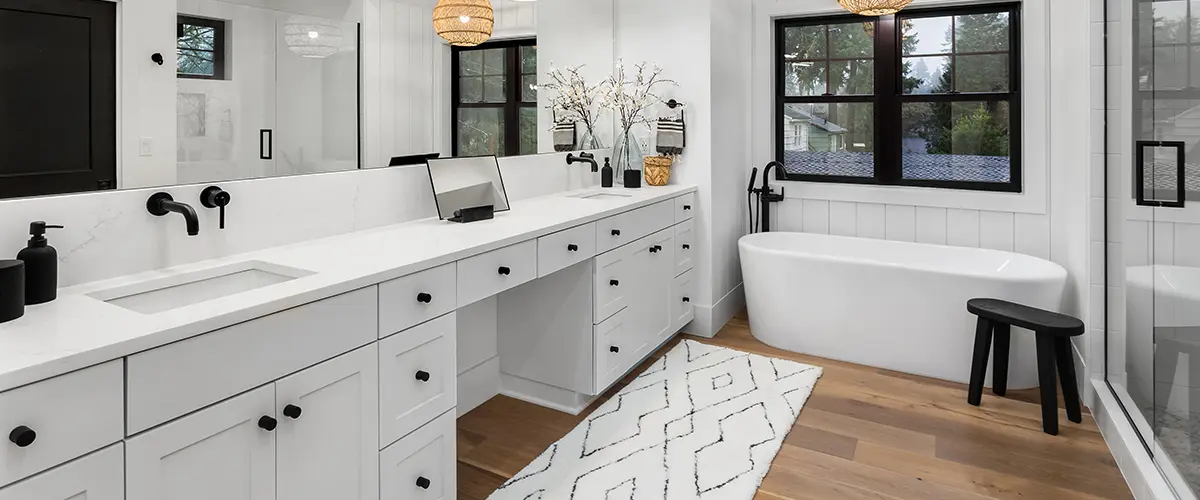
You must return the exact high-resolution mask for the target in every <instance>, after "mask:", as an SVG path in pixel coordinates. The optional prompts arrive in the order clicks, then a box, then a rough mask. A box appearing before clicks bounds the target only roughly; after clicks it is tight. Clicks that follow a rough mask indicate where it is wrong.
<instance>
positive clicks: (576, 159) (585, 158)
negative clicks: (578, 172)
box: [567, 152, 600, 172]
mask: <svg viewBox="0 0 1200 500" xmlns="http://www.w3.org/2000/svg"><path fill="white" fill-rule="evenodd" d="M576 163H591V164H592V172H599V171H600V165H597V164H596V155H594V154H592V153H588V152H583V153H579V156H575V155H574V154H571V153H567V165H574V164H576Z"/></svg>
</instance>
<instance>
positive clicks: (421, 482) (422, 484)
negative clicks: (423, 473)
mask: <svg viewBox="0 0 1200 500" xmlns="http://www.w3.org/2000/svg"><path fill="white" fill-rule="evenodd" d="M432 484H433V481H430V480H429V479H426V478H424V477H418V478H417V487H418V488H421V489H423V490H427V489H429V486H431V485H432Z"/></svg>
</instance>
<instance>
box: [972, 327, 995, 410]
mask: <svg viewBox="0 0 1200 500" xmlns="http://www.w3.org/2000/svg"><path fill="white" fill-rule="evenodd" d="M991 348H992V322H991V321H988V320H986V319H983V318H979V322H978V323H976V325H975V355H974V356H972V357H971V385H970V387H968V388H967V402H968V403H970V404H972V405H975V406H979V403H980V402H982V401H983V378H984V376H986V375H987V365H988V351H989V350H990V349H991Z"/></svg>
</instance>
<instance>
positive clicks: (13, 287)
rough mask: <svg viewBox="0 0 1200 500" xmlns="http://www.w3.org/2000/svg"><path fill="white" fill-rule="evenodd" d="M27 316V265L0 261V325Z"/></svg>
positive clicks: (14, 261) (18, 262) (16, 261)
mask: <svg viewBox="0 0 1200 500" xmlns="http://www.w3.org/2000/svg"><path fill="white" fill-rule="evenodd" d="M24 315H25V263H24V262H22V261H19V260H0V323H5V322H8V321H12V320H14V319H17V318H20V317H21V316H24Z"/></svg>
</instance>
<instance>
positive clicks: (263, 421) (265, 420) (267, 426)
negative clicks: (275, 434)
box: [258, 415, 279, 432]
mask: <svg viewBox="0 0 1200 500" xmlns="http://www.w3.org/2000/svg"><path fill="white" fill-rule="evenodd" d="M276 427H279V421H278V420H275V419H274V418H271V417H268V416H266V415H263V416H262V417H261V418H259V419H258V428H259V429H262V430H264V431H267V432H271V431H273V430H275V428H276Z"/></svg>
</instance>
